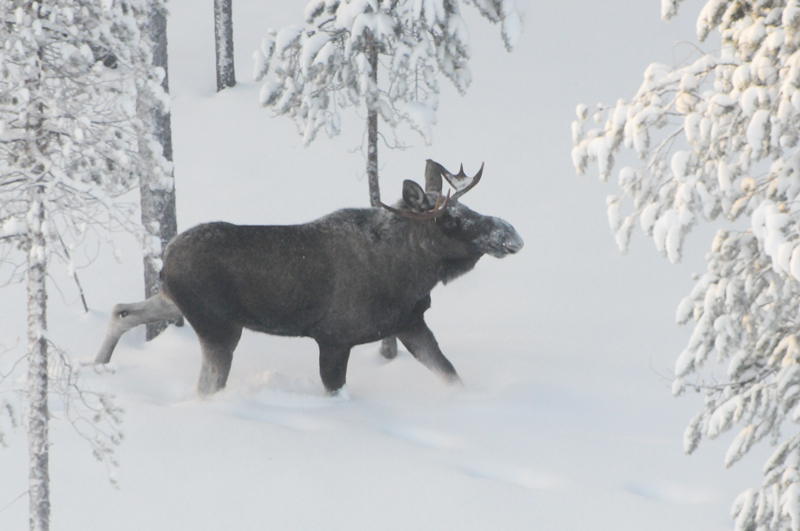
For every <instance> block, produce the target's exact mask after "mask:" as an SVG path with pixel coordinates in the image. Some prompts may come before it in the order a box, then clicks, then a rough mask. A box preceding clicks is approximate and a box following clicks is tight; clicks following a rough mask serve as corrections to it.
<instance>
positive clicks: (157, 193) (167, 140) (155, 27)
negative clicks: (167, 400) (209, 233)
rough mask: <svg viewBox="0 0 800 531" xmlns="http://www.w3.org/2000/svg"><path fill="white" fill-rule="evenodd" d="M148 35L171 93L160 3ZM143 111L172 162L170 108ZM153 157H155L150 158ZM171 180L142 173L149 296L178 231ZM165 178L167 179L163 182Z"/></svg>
mask: <svg viewBox="0 0 800 531" xmlns="http://www.w3.org/2000/svg"><path fill="white" fill-rule="evenodd" d="M144 34H145V36H146V38H147V39H148V40H149V41H150V42H151V44H152V45H153V64H154V65H155V66H159V67H161V68H163V69H164V80H163V82H162V86H163V87H164V91H165V92H166V93H167V94H169V70H168V68H167V66H168V65H167V63H168V60H167V59H168V56H167V16H166V12H165V11H164V9H163V7H161V5H154V6H153V7H152V8H151V11H150V15H149V16H148V21H147V23H146V24H145V27H144ZM142 107H144V108H142ZM140 112H142V113H150V114H151V115H152V116H151V119H152V123H153V126H154V128H155V137H156V139H157V140H158V141H159V142H160V143H161V146H162V148H163V154H164V158H166V159H167V160H168V161H170V162H172V125H171V120H170V113H169V109H164V110H162V108H161V107H156V108H153V106H152V105H151V104H150V103H149V102H148V103H142V102H141V101H140ZM139 149H140V151H143V152H144V153H145V154H146V153H149V150H150V148H149V146H147V145H144V142H140V145H139ZM151 160H152V158H151ZM169 177H171V178H170V179H166V180H162V179H158V178H157V177H156V176H155V175H154V174H152V173H151V174H150V175H143V176H141V178H140V181H139V191H140V194H141V208H142V225H143V226H144V228H145V230H146V231H147V234H148V236H150V238H151V239H152V240H155V241H158V242H159V243H160V245H155V246H154V247H155V250H154V251H152V252H149V253H147V254H146V255H145V257H144V296H145V298H149V297H151V296H152V295H155V294H156V293H158V292H159V291H161V279H160V277H159V273H160V272H161V260H160V258H161V252H163V250H164V248H165V247H166V246H167V243H169V241H170V240H171V239H172V238H173V237H174V236H175V235H176V234H177V233H178V223H177V219H176V214H175V186H174V173H173V172H172V171H170V175H169ZM163 181H166V183H165V182H163ZM168 324H169V323H168V322H166V321H163V322H158V323H152V324H148V325H147V340H148V341H149V340H151V339H153V338H154V337H156V336H157V335H158V334H160V333H161V332H163V331H164V329H165V328H167V325H168Z"/></svg>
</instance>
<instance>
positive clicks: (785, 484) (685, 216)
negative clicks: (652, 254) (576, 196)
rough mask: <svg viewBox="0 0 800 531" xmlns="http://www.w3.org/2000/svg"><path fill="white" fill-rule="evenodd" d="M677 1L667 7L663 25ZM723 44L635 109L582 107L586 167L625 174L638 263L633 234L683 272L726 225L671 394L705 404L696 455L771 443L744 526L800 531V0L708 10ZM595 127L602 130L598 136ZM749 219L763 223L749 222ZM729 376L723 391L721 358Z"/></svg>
mask: <svg viewBox="0 0 800 531" xmlns="http://www.w3.org/2000/svg"><path fill="white" fill-rule="evenodd" d="M678 4H679V0H662V16H663V18H665V19H669V18H671V17H672V16H674V15H675V14H676V13H677V10H678ZM712 32H716V33H717V34H718V36H719V47H718V49H717V51H715V52H713V53H706V54H703V53H701V54H699V56H696V57H694V58H693V60H691V61H689V62H687V63H686V64H683V65H679V66H673V67H670V66H665V65H661V64H652V65H650V66H649V67H648V68H647V70H646V71H645V73H644V81H643V83H642V85H641V86H640V88H639V90H638V92H637V93H636V95H635V96H634V97H633V98H632V99H631V100H630V101H625V100H619V101H618V102H617V103H616V105H613V106H607V107H606V106H599V107H598V108H596V109H590V108H588V107H586V106H584V105H579V106H578V108H577V115H578V120H577V121H575V122H574V123H573V127H572V134H573V144H574V148H573V151H572V158H573V162H574V164H575V167H576V169H577V171H578V172H579V173H581V174H582V173H584V172H585V171H586V169H587V166H588V164H589V162H591V161H594V162H596V163H597V166H598V169H599V173H600V178H601V179H603V180H606V179H608V177H609V176H610V175H611V171H612V169H613V166H614V159H615V155H616V154H618V153H619V152H620V151H621V150H622V149H623V148H625V149H627V150H631V151H633V152H635V153H636V155H637V156H638V158H639V160H640V161H641V162H640V163H639V164H638V165H637V166H636V167H627V166H626V167H623V168H621V169H620V170H619V171H618V173H617V175H618V179H619V180H618V183H619V187H620V192H619V193H617V194H616V195H612V196H609V197H608V200H607V202H608V219H609V223H610V225H611V229H612V231H613V233H614V234H615V236H616V240H617V244H618V245H619V247H620V249H621V250H622V251H623V252H624V251H625V250H626V249H627V247H628V242H629V240H630V237H631V233H632V231H633V229H634V227H635V225H636V224H637V222H638V224H639V225H640V227H641V229H642V231H643V232H644V233H645V234H646V235H647V236H651V237H652V238H653V240H654V242H655V245H656V249H657V250H658V251H659V252H660V253H661V254H662V255H664V256H666V257H667V258H668V259H669V260H670V261H671V262H673V263H675V262H677V261H679V260H680V259H681V252H682V248H683V241H684V237H685V236H686V234H687V233H688V232H689V231H690V230H691V229H692V227H693V226H695V225H696V224H698V223H700V222H702V221H712V220H715V219H717V218H719V217H722V218H726V219H727V220H730V221H734V220H737V219H739V220H740V222H739V223H736V224H731V226H730V227H726V229H727V230H724V229H720V230H719V231H718V233H717V235H716V237H715V238H714V241H713V243H712V245H711V252H710V253H709V254H708V255H707V257H706V258H707V262H708V270H707V272H706V273H705V274H703V275H702V276H701V277H700V278H699V279H698V281H697V284H696V285H695V288H694V289H693V291H692V293H691V294H690V295H689V296H688V297H686V298H685V299H684V300H683V302H682V303H681V304H680V306H679V308H678V311H677V321H678V322H679V323H686V322H688V321H689V320H693V321H694V323H695V327H694V332H693V334H692V336H691V338H690V340H689V344H688V345H687V347H686V349H685V350H684V351H683V352H682V353H681V354H680V356H679V357H678V360H677V363H676V367H675V380H674V384H673V392H674V394H675V395H679V394H681V393H682V392H683V391H684V390H685V389H687V388H692V389H697V390H702V391H703V392H704V393H705V409H704V410H703V411H702V412H700V413H699V414H698V415H697V416H696V417H695V418H694V419H693V420H692V421H691V423H690V425H689V427H688V428H687V431H686V434H685V438H684V443H685V449H686V452H687V453H691V452H692V451H693V450H694V449H695V448H696V447H697V445H698V443H699V441H700V440H701V439H702V438H703V437H707V438H709V439H713V438H715V437H717V436H718V435H720V434H721V433H723V432H726V431H728V430H730V429H731V428H732V427H733V426H734V425H739V426H740V429H741V431H740V432H739V434H738V435H737V436H736V438H735V439H734V441H733V443H732V444H731V446H730V447H729V449H728V452H727V454H726V456H725V466H730V465H732V464H733V463H734V462H736V461H737V460H739V459H740V458H741V457H742V456H743V455H744V454H745V453H746V452H747V451H748V450H749V449H750V448H752V446H753V445H754V444H755V443H757V442H758V441H760V440H762V439H764V438H768V439H770V440H771V441H772V442H773V443H774V444H776V445H777V449H776V451H775V452H774V454H773V456H772V457H771V458H770V459H769V461H768V462H767V463H766V465H765V466H764V474H765V479H764V481H763V483H762V485H761V488H760V489H750V490H748V491H746V492H744V493H742V495H741V496H739V498H737V500H736V502H735V504H734V507H733V511H732V515H733V518H735V519H736V529H769V530H781V529H792V530H795V531H797V530H800V430H798V428H797V424H798V423H800V363H799V360H800V345H799V344H798V334H799V333H800V311H798V310H800V224H799V223H800V198H799V197H798V194H800V146H799V144H798V141H799V140H800V135H799V134H798V128H799V127H800V2H798V0H710V1H708V2H707V3H706V4H705V6H704V7H703V8H702V10H701V12H700V15H699V17H698V19H697V35H698V38H699V39H700V41H701V42H702V41H705V39H706V38H707V37H708V36H709V35H711V34H712ZM590 115H591V116H592V117H593V118H594V121H595V122H596V123H597V124H600V126H597V125H594V124H591V123H590V122H588V120H587V118H588V117H589V116H590ZM747 218H749V222H747V223H744V222H743V220H744V219H747ZM712 354H713V355H715V357H716V359H717V360H718V361H719V362H724V363H726V364H727V371H726V373H725V374H724V375H722V378H721V381H714V383H710V382H711V380H710V379H709V377H710V374H709V373H708V372H706V373H703V372H702V371H701V368H702V367H703V366H704V364H705V363H706V361H707V360H708V359H709V357H710V356H711V355H712Z"/></svg>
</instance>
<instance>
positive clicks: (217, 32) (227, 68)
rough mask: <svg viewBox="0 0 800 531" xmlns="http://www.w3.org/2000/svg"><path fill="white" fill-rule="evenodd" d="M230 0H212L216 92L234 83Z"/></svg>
mask: <svg viewBox="0 0 800 531" xmlns="http://www.w3.org/2000/svg"><path fill="white" fill-rule="evenodd" d="M231 2H232V0H214V42H215V43H216V50H217V92H220V91H221V90H224V89H225V88H227V87H232V86H234V85H235V84H236V73H235V72H234V68H233V14H232V13H233V10H232V7H231Z"/></svg>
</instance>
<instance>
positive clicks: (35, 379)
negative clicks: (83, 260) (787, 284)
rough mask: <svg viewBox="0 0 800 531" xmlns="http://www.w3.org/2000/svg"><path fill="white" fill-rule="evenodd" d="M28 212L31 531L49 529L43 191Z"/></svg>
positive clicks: (34, 196)
mask: <svg viewBox="0 0 800 531" xmlns="http://www.w3.org/2000/svg"><path fill="white" fill-rule="evenodd" d="M31 195H32V197H31V206H30V210H29V212H28V223H29V224H30V226H29V231H30V232H29V240H28V242H27V245H26V247H27V249H26V250H27V252H28V402H29V405H28V456H29V487H28V488H29V499H30V517H29V521H30V529H31V531H47V530H48V529H49V528H50V475H49V471H48V463H49V446H50V445H49V441H48V420H49V412H48V408H47V339H46V337H45V333H46V331H47V314H46V310H47V292H46V290H45V276H46V274H47V259H46V245H47V244H46V242H45V236H44V233H43V231H42V228H43V227H42V223H43V222H44V215H45V209H44V197H43V196H44V188H43V187H37V188H36V189H35V190H34V191H33V192H32V194H31Z"/></svg>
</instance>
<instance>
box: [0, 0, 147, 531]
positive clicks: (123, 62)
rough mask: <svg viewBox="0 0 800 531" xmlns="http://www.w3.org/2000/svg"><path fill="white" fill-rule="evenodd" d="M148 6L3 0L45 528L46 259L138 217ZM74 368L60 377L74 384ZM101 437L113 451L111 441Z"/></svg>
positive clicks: (34, 488)
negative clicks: (132, 197)
mask: <svg viewBox="0 0 800 531" xmlns="http://www.w3.org/2000/svg"><path fill="white" fill-rule="evenodd" d="M145 8H146V2H145V0H141V1H139V0H137V1H134V0H128V1H125V0H116V1H114V2H109V1H101V0H83V1H77V0H40V1H36V2H34V1H31V0H13V1H12V0H5V1H2V2H0V16H2V18H3V20H4V21H5V22H4V24H2V25H0V42H2V44H3V46H0V227H1V229H0V247H3V248H2V250H0V257H2V259H3V262H5V263H6V264H9V263H10V264H11V265H14V264H15V262H14V261H15V260H17V259H18V258H17V257H18V255H20V254H21V255H23V256H25V259H24V260H23V261H22V263H21V264H18V265H22V266H23V269H24V270H25V271H26V277H27V283H28V355H27V359H28V367H29V371H28V392H27V400H28V402H29V408H28V437H29V448H30V493H29V497H30V527H31V529H32V530H46V529H48V527H49V514H50V501H49V473H48V448H49V441H48V422H49V417H50V413H49V411H48V392H49V387H51V384H52V383H54V382H52V381H51V380H50V374H51V373H52V370H51V369H50V368H49V367H48V363H49V361H51V357H52V355H53V354H55V353H56V352H58V349H57V347H55V346H54V345H53V344H52V342H51V341H50V340H49V338H48V336H47V318H46V309H47V289H46V282H45V280H46V277H47V271H48V268H49V267H50V263H51V261H52V260H53V259H59V258H62V259H64V258H66V255H67V251H66V247H67V246H68V245H78V244H80V243H81V242H82V241H85V240H86V238H88V237H89V235H90V234H91V233H93V232H96V231H100V230H104V229H108V230H118V229H126V230H131V231H134V232H136V231H137V228H138V227H139V225H138V223H136V221H135V220H134V218H133V216H134V214H135V208H130V205H128V204H126V203H125V202H124V201H123V200H122V196H123V195H124V194H125V193H126V192H128V191H129V190H131V189H132V188H134V187H135V186H136V185H137V184H138V180H137V175H138V174H139V173H140V172H141V171H142V170H143V168H144V163H143V159H142V158H141V156H140V153H139V151H138V147H139V144H140V141H141V140H143V141H145V142H147V143H149V144H152V145H155V141H154V140H153V139H152V136H151V135H150V134H149V133H148V132H147V130H146V129H145V125H146V124H145V123H144V122H142V121H141V120H138V119H137V117H136V98H137V94H138V93H140V92H142V91H150V92H152V94H153V96H152V97H157V96H158V91H159V90H160V88H159V86H158V84H157V83H154V82H153V79H154V78H155V77H156V73H155V72H154V71H153V70H152V68H151V67H150V62H151V58H150V56H149V49H148V48H147V47H146V46H145V47H142V44H143V43H142V42H141V40H140V34H139V22H138V18H137V16H138V15H140V14H141V13H142V12H143V11H144V10H145ZM147 164H150V162H149V161H148V162H147ZM64 242H66V243H64ZM18 251H22V252H21V253H19V252H18ZM72 377H73V374H72V372H71V371H70V373H69V375H67V377H66V378H67V381H66V382H55V383H56V384H58V385H60V386H66V387H69V388H74V381H73V380H72ZM96 398H97V399H98V402H97V403H95V404H93V405H90V407H92V408H93V409H95V412H97V413H99V415H100V418H101V422H103V420H102V419H103V418H108V416H109V415H110V416H111V417H112V418H114V421H116V420H118V418H116V414H117V410H116V408H115V407H114V406H113V405H112V404H110V402H108V400H107V397H103V396H97V397H96ZM114 437H115V436H114V435H112V441H111V442H112V443H115V442H118V439H114ZM93 449H94V450H95V452H96V455H98V457H100V458H108V455H107V454H106V455H100V453H102V452H107V451H108V450H109V448H108V447H107V446H106V445H105V443H104V442H102V441H99V440H95V441H94V442H93Z"/></svg>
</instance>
